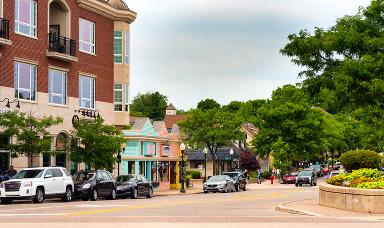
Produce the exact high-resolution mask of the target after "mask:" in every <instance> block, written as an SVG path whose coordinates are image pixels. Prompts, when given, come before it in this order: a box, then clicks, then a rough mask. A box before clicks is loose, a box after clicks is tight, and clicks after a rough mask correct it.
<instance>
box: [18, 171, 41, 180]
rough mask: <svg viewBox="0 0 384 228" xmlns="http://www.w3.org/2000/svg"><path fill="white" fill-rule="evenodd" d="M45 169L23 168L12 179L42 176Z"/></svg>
mask: <svg viewBox="0 0 384 228" xmlns="http://www.w3.org/2000/svg"><path fill="white" fill-rule="evenodd" d="M43 172H44V169H28V170H21V171H20V172H19V173H18V174H16V175H15V176H13V177H12V179H25V178H40V177H41V176H42V175H43Z"/></svg>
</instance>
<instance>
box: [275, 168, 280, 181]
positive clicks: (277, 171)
mask: <svg viewBox="0 0 384 228" xmlns="http://www.w3.org/2000/svg"><path fill="white" fill-rule="evenodd" d="M276 176H277V178H278V179H279V181H280V169H276Z"/></svg>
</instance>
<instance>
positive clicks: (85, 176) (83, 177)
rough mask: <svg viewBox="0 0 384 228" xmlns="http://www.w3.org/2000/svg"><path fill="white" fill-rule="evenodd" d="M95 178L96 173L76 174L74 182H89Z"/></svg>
mask: <svg viewBox="0 0 384 228" xmlns="http://www.w3.org/2000/svg"><path fill="white" fill-rule="evenodd" d="M94 176H95V173H94V172H89V173H88V172H81V173H78V174H75V176H74V177H73V180H74V181H87V180H90V179H92V178H93V177H94Z"/></svg>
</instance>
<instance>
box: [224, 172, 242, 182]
mask: <svg viewBox="0 0 384 228" xmlns="http://www.w3.org/2000/svg"><path fill="white" fill-rule="evenodd" d="M225 175H228V176H229V177H230V178H232V179H233V180H236V179H237V178H238V177H239V173H225Z"/></svg>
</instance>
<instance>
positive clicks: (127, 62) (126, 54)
mask: <svg viewBox="0 0 384 228" xmlns="http://www.w3.org/2000/svg"><path fill="white" fill-rule="evenodd" d="M125 64H129V32H126V33H125Z"/></svg>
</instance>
